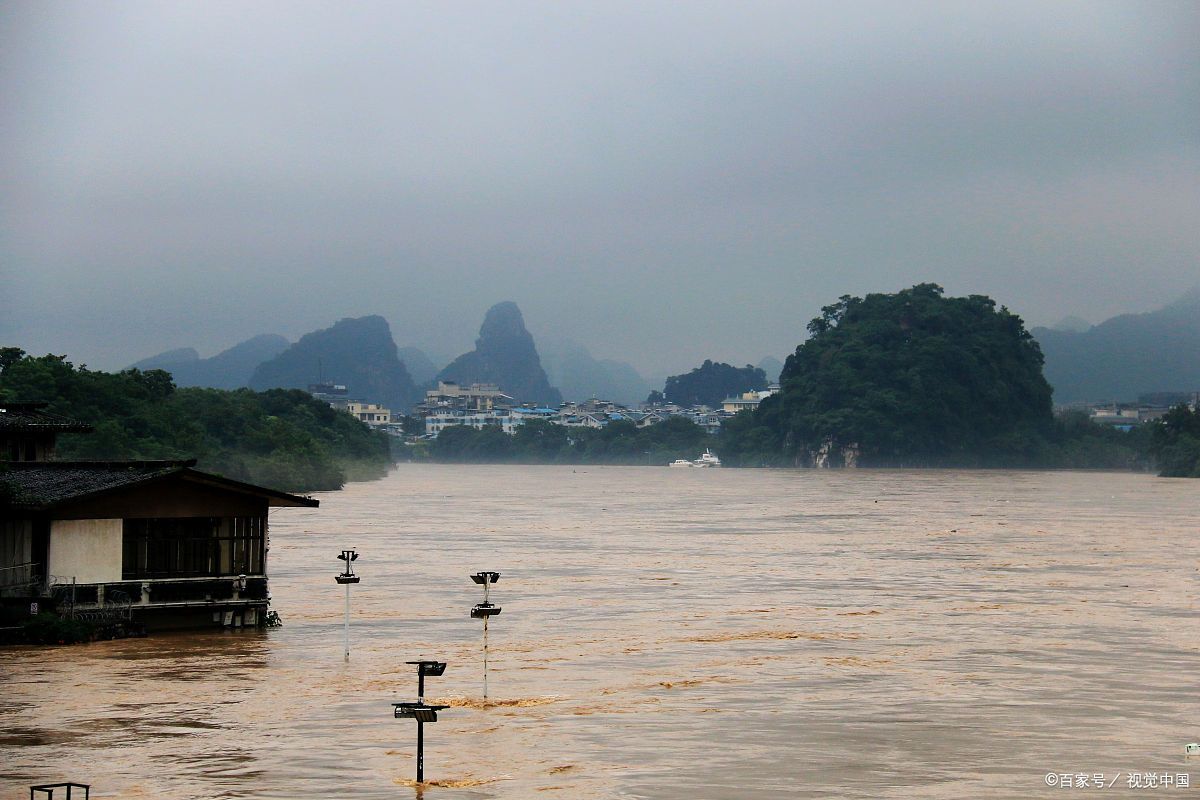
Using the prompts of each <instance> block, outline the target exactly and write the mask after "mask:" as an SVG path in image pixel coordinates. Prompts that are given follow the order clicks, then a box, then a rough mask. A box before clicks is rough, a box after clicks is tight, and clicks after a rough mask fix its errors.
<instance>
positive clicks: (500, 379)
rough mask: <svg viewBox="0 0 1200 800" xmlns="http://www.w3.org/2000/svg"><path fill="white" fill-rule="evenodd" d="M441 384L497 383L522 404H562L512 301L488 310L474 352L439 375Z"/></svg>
mask: <svg viewBox="0 0 1200 800" xmlns="http://www.w3.org/2000/svg"><path fill="white" fill-rule="evenodd" d="M438 380H442V381H454V382H456V383H459V384H463V385H467V384H472V383H494V384H497V385H498V386H499V387H500V389H501V391H503V392H504V393H505V394H508V395H511V396H512V397H514V398H516V400H517V401H518V402H521V403H538V404H540V405H550V406H556V405H558V404H559V403H561V402H562V394H561V393H559V391H558V389H555V388H554V387H553V386H551V385H550V381H549V379H548V378H547V377H546V371H545V370H544V369H542V362H541V359H540V358H539V357H538V352H537V348H536V347H535V346H534V343H533V337H532V336H531V335H530V334H529V331H528V330H526V329H525V319H524V318H523V317H522V316H521V309H519V308H517V304H516V303H513V302H511V301H506V302H503V303H497V304H496V305H494V306H492V307H491V308H489V309H488V311H487V314H486V315H485V316H484V318H483V325H481V326H480V328H479V338H478V339H476V340H475V349H474V350H472V351H471V352H469V353H463V354H462V355H461V356H459V357H458V358H456V359H454V361H452V362H451V363H450V364H449V365H448V366H447V367H446V368H445V369H443V370H442V371H441V372H440V373H438Z"/></svg>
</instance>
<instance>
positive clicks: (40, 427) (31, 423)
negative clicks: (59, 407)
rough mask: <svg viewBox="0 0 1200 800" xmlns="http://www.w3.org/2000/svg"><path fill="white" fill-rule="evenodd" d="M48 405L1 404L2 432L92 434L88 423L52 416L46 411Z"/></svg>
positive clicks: (0, 427)
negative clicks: (25, 431)
mask: <svg viewBox="0 0 1200 800" xmlns="http://www.w3.org/2000/svg"><path fill="white" fill-rule="evenodd" d="M47 405H49V404H48V403H0V431H6V430H7V431H14V430H15V431H23V430H29V431H62V432H75V433H90V432H91V431H92V430H93V428H92V426H91V425H88V424H87V423H86V422H80V421H79V420H77V419H71V418H70V417H64V416H62V415H60V414H52V413H50V412H49V411H45V410H44V409H45V408H46V406H47Z"/></svg>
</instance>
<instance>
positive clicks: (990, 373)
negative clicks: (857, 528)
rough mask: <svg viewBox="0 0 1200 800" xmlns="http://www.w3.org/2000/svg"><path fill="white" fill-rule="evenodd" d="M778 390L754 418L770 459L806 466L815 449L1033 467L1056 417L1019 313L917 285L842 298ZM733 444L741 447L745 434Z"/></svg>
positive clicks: (892, 460) (790, 364)
mask: <svg viewBox="0 0 1200 800" xmlns="http://www.w3.org/2000/svg"><path fill="white" fill-rule="evenodd" d="M808 331H809V333H810V334H811V338H809V340H808V341H806V342H805V343H803V344H802V345H800V346H799V347H798V348H796V352H795V353H793V354H792V355H791V356H789V357H788V359H787V363H786V364H785V365H784V369H783V373H782V376H781V381H782V392H781V393H780V394H778V395H775V396H773V397H769V398H767V399H765V400H764V401H763V402H762V403H761V404H760V405H759V408H758V410H757V411H756V412H755V416H754V419H753V420H752V421H746V422H742V423H740V424H739V426H740V428H741V429H742V431H743V433H745V434H749V433H750V432H751V431H754V432H755V433H754V436H755V437H756V438H757V440H758V442H756V444H763V445H766V446H768V447H777V448H778V450H775V451H774V452H771V451H768V453H767V454H766V455H767V456H769V457H774V456H775V455H782V456H783V458H784V459H785V460H786V461H787V462H788V463H800V464H803V463H809V462H811V461H812V460H813V459H814V457H815V456H816V454H817V453H819V452H821V451H822V449H826V450H828V451H829V452H830V453H831V454H833V455H834V456H835V458H834V462H835V463H836V457H837V456H839V455H841V454H843V453H847V452H850V451H857V453H858V454H859V456H860V463H862V464H864V465H869V464H875V465H885V464H895V465H935V464H947V465H948V464H956V465H968V464H978V465H987V464H1016V463H1036V462H1037V461H1038V460H1039V459H1040V458H1042V457H1043V456H1044V451H1045V448H1046V446H1047V438H1046V437H1047V436H1048V435H1049V434H1050V432H1051V429H1052V426H1053V420H1052V416H1051V406H1050V386H1049V385H1048V384H1047V383H1046V381H1045V379H1044V378H1043V377H1042V371H1041V367H1042V356H1041V352H1040V350H1039V349H1038V346H1037V343H1036V342H1035V341H1034V340H1033V339H1032V337H1031V336H1030V335H1029V333H1028V332H1027V331H1026V330H1025V327H1024V325H1023V323H1022V322H1021V319H1020V317H1018V316H1016V315H1015V314H1012V313H1011V312H1009V311H1008V310H1007V309H1005V308H1000V309H997V308H996V304H995V302H994V301H993V300H991V299H990V298H988V297H983V296H980V295H972V296H970V297H945V296H944V294H943V291H942V289H941V287H939V286H936V285H934V284H921V285H918V286H914V287H913V288H911V289H906V290H904V291H901V292H897V293H895V294H869V295H867V296H866V297H865V298H857V297H850V296H843V297H841V298H839V300H838V302H837V303H834V304H832V305H829V306H826V307H825V308H823V309H822V310H821V316H819V317H817V318H816V319H814V320H813V321H812V322H810V323H809V325H808ZM736 445H737V447H736V448H735V449H736V450H737V451H738V452H739V453H741V454H743V455H744V454H745V453H747V452H749V451H750V450H751V449H752V445H751V444H750V443H748V442H746V441H745V440H744V439H743V440H740V441H738V442H736Z"/></svg>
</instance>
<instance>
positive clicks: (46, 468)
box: [0, 459, 320, 511]
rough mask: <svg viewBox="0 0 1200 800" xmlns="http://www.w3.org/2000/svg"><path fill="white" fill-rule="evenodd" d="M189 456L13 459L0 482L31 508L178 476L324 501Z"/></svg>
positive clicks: (16, 503) (279, 499)
mask: <svg viewBox="0 0 1200 800" xmlns="http://www.w3.org/2000/svg"><path fill="white" fill-rule="evenodd" d="M195 464H196V462H195V460H194V459H192V460H188V461H22V462H8V463H6V464H5V465H4V466H5V468H6V469H7V472H0V481H3V482H4V483H7V484H9V485H10V486H11V487H12V488H13V489H14V497H13V498H12V499H11V500H10V501H9V506H10V507H12V508H15V509H23V510H27V511H48V510H50V509H52V508H56V507H58V506H61V505H65V504H68V503H76V502H79V501H81V500H91V499H95V498H97V497H101V496H104V495H107V494H110V493H112V492H116V491H120V490H123V489H128V488H130V487H133V486H144V485H146V484H149V483H154V482H157V481H160V480H163V479H165V478H169V477H173V476H179V477H181V478H183V479H184V480H188V481H192V482H195V483H202V484H207V485H210V486H216V487H218V488H221V489H225V490H227V491H234V492H239V493H242V494H250V495H254V496H257V497H262V498H264V499H266V501H267V504H268V505H269V506H276V507H278V506H293V507H294V506H306V507H310V508H315V507H317V506H318V505H320V503H319V501H317V500H315V499H313V498H311V497H301V496H299V495H292V494H288V493H286V492H280V491H276V490H274V489H268V488H266V487H263V486H255V485H253V484H249V483H243V482H241V481H235V480H231V479H229V478H223V477H221V476H220V475H212V474H210V473H207V472H200V471H199V470H196V469H192V467H194V466H195Z"/></svg>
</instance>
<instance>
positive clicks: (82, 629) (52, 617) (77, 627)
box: [22, 611, 96, 644]
mask: <svg viewBox="0 0 1200 800" xmlns="http://www.w3.org/2000/svg"><path fill="white" fill-rule="evenodd" d="M22 630H23V633H24V635H25V641H26V642H28V643H29V644H78V643H79V642H89V641H91V640H92V637H93V635H94V634H95V632H96V626H94V625H92V624H91V623H89V622H84V621H82V620H78V619H67V618H65V617H60V616H58V615H57V614H51V613H49V612H46V611H43V612H42V613H40V614H38V615H37V616H35V617H31V618H30V619H29V621H28V622H26V623H25V624H24V625H23V626H22Z"/></svg>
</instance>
